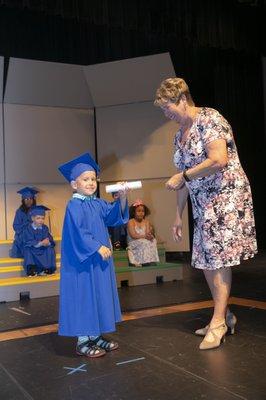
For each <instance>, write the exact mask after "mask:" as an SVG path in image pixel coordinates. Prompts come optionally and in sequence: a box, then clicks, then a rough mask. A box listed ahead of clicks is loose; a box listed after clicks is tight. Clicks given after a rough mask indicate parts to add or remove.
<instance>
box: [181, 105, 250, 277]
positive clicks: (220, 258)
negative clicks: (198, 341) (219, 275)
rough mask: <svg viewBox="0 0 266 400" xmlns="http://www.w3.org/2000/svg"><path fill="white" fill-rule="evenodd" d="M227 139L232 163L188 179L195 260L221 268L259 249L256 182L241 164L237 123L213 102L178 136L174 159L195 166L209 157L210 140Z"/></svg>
mask: <svg viewBox="0 0 266 400" xmlns="http://www.w3.org/2000/svg"><path fill="white" fill-rule="evenodd" d="M216 139H224V140H226V144H227V152H228V164H227V165H226V167H224V168H223V169H221V170H220V171H218V172H216V173H214V174H212V175H209V176H206V177H203V178H198V179H193V180H191V182H186V185H187V188H188V190H189V195H190V199H191V203H192V210H193V219H194V237H193V252H192V266H193V267H195V268H199V269H209V270H215V269H218V268H224V267H231V266H233V265H238V264H240V262H241V260H246V259H248V258H251V257H253V256H254V254H255V253H257V242H256V231H255V223H254V215H253V204H252V195H251V190H250V185H249V181H248V178H247V176H246V175H245V172H244V171H243V168H242V166H241V164H240V161H239V158H238V154H237V148H236V145H235V142H234V138H233V133H232V128H231V126H230V125H229V123H228V122H227V121H226V120H225V118H223V116H222V115H221V114H220V113H219V112H218V111H216V110H214V109H212V108H202V109H201V110H200V112H199V114H198V115H197V117H196V119H195V121H194V122H193V125H192V126H191V129H190V132H189V135H188V138H187V140H186V142H185V143H183V144H182V143H181V131H180V130H179V131H178V132H177V133H176V135H175V139H174V144H175V154H174V164H175V166H176V167H177V168H178V169H179V170H184V169H189V168H192V167H194V166H196V165H197V164H200V163H201V162H203V161H204V160H205V159H206V158H207V153H206V145H207V144H208V143H210V142H211V141H213V140H216Z"/></svg>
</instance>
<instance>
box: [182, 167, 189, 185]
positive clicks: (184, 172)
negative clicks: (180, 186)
mask: <svg viewBox="0 0 266 400" xmlns="http://www.w3.org/2000/svg"><path fill="white" fill-rule="evenodd" d="M183 178H184V179H185V181H186V182H190V179H189V177H188V176H187V171H186V170H184V171H183Z"/></svg>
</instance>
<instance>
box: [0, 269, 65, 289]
mask: <svg viewBox="0 0 266 400" xmlns="http://www.w3.org/2000/svg"><path fill="white" fill-rule="evenodd" d="M56 268H57V271H58V272H59V270H60V264H56ZM22 276H24V277H26V274H25V271H24V268H23V267H21V266H19V269H18V267H17V266H14V270H13V271H12V270H10V271H4V267H3V268H2V270H1V267H0V287H1V279H4V278H19V277H22ZM29 279H30V278H29ZM0 290H1V289H0Z"/></svg>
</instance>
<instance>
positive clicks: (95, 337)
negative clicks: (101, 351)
mask: <svg viewBox="0 0 266 400" xmlns="http://www.w3.org/2000/svg"><path fill="white" fill-rule="evenodd" d="M98 337H99V336H92V335H90V336H89V339H90V340H95V339H97V338H98Z"/></svg>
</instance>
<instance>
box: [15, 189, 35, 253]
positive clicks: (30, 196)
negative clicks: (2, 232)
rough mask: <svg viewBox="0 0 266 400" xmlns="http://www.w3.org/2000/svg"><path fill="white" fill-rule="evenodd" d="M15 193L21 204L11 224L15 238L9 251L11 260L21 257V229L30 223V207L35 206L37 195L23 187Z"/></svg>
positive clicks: (32, 190)
mask: <svg viewBox="0 0 266 400" xmlns="http://www.w3.org/2000/svg"><path fill="white" fill-rule="evenodd" d="M17 193H19V194H21V202H22V204H21V206H20V207H19V208H18V209H17V211H16V214H15V218H14V222H13V229H14V231H15V237H14V242H13V245H12V248H11V250H10V257H12V258H21V257H23V243H22V232H23V229H24V228H26V226H28V224H30V223H31V216H30V214H29V211H30V210H31V207H34V206H36V199H35V195H36V193H38V191H37V190H35V189H33V188H30V187H25V188H23V189H21V190H19V191H18V192H17Z"/></svg>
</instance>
